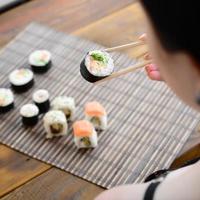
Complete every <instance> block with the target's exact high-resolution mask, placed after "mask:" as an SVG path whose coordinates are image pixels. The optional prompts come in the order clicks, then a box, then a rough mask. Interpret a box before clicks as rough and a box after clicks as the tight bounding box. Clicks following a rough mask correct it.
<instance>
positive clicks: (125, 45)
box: [103, 41, 145, 52]
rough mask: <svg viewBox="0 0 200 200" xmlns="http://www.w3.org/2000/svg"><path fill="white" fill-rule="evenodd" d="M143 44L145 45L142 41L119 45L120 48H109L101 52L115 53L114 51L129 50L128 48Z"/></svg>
mask: <svg viewBox="0 0 200 200" xmlns="http://www.w3.org/2000/svg"><path fill="white" fill-rule="evenodd" d="M144 44H145V42H144V41H136V42H131V43H128V44H124V45H120V46H115V47H110V48H107V49H104V50H103V51H106V52H111V51H115V50H119V49H125V48H129V47H137V46H140V45H144Z"/></svg>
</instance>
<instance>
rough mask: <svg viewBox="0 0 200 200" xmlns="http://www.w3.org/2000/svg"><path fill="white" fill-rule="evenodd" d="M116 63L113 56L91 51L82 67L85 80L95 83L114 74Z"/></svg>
mask: <svg viewBox="0 0 200 200" xmlns="http://www.w3.org/2000/svg"><path fill="white" fill-rule="evenodd" d="M113 70H114V63H113V59H112V58H111V56H110V55H109V54H108V53H107V52H104V51H99V50H96V51H90V52H89V53H88V54H87V55H86V57H85V58H84V59H83V61H82V62H81V65H80V73H81V75H82V76H83V78H84V79H86V80H87V81H89V82H91V83H94V82H96V81H99V80H101V79H103V78H105V77H107V76H109V75H111V74H112V72H113Z"/></svg>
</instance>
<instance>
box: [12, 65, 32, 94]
mask: <svg viewBox="0 0 200 200" xmlns="http://www.w3.org/2000/svg"><path fill="white" fill-rule="evenodd" d="M9 81H10V83H11V86H12V88H13V89H14V90H15V91H16V92H25V91H27V90H28V89H30V88H31V87H32V86H33V84H34V79H33V72H32V71H31V70H29V69H25V68H21V69H16V70H14V71H13V72H11V74H10V75H9Z"/></svg>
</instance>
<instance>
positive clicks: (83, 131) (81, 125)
mask: <svg viewBox="0 0 200 200" xmlns="http://www.w3.org/2000/svg"><path fill="white" fill-rule="evenodd" d="M73 132H74V135H75V136H78V137H85V136H90V135H91V134H92V132H93V126H92V124H91V123H90V122H88V121H86V120H80V121H76V122H74V124H73Z"/></svg>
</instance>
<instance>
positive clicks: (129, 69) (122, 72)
mask: <svg viewBox="0 0 200 200" xmlns="http://www.w3.org/2000/svg"><path fill="white" fill-rule="evenodd" d="M150 63H151V61H143V62H139V63H136V64H135V65H134V66H130V67H127V68H125V69H122V70H119V71H117V72H114V73H113V74H111V75H110V76H108V77H106V78H104V79H101V80H99V81H97V82H95V83H94V85H97V84H100V83H103V82H105V81H109V80H111V79H114V78H117V77H120V76H123V75H125V74H128V73H130V72H134V71H136V70H138V69H141V68H144V67H145V66H146V65H148V64H150Z"/></svg>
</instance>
